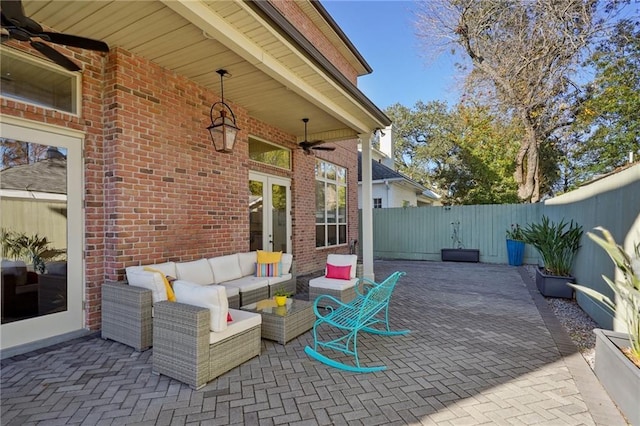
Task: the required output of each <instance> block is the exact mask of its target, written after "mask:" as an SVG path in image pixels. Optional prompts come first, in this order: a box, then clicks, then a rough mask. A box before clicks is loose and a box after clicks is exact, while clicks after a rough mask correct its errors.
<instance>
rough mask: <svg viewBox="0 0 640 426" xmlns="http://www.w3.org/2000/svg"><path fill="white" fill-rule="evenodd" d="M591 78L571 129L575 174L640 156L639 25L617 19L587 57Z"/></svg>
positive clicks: (586, 174) (585, 174) (587, 175)
mask: <svg viewBox="0 0 640 426" xmlns="http://www.w3.org/2000/svg"><path fill="white" fill-rule="evenodd" d="M587 65H588V66H592V67H593V68H594V69H595V72H596V74H595V78H594V80H593V81H591V82H589V83H588V84H587V85H586V88H585V90H584V100H583V102H582V104H581V106H580V109H579V110H578V114H577V120H576V122H575V123H574V125H573V126H572V131H573V132H574V133H575V134H577V135H586V136H583V137H576V138H579V139H580V140H578V141H576V142H575V144H574V145H575V156H576V163H577V165H576V167H577V171H576V173H577V175H578V180H582V181H583V180H586V179H589V178H591V177H593V176H594V175H596V174H602V173H607V172H611V171H613V170H615V169H616V168H617V167H620V166H622V165H623V164H624V163H625V162H626V161H627V159H628V156H629V153H630V152H631V153H634V154H635V155H638V156H640V114H639V113H638V111H640V28H639V27H638V22H633V21H631V20H628V19H627V20H622V21H620V22H619V23H618V24H617V25H616V27H615V30H614V32H613V34H612V36H611V37H610V38H607V39H605V40H603V41H602V42H601V43H600V44H599V45H598V47H597V49H596V51H595V52H594V54H593V55H592V56H591V57H590V58H589V60H588V61H587Z"/></svg>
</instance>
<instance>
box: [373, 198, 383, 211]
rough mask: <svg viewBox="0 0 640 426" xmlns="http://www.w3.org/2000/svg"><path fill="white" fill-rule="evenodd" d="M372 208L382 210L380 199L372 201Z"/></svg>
mask: <svg viewBox="0 0 640 426" xmlns="http://www.w3.org/2000/svg"><path fill="white" fill-rule="evenodd" d="M373 208H374V209H381V208H382V198H374V199H373Z"/></svg>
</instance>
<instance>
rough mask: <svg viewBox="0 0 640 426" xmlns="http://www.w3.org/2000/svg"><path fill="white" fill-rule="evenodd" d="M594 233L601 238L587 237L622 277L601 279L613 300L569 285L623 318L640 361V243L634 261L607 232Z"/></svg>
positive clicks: (592, 235)
mask: <svg viewBox="0 0 640 426" xmlns="http://www.w3.org/2000/svg"><path fill="white" fill-rule="evenodd" d="M595 229H596V230H598V231H600V232H601V233H602V235H603V236H604V238H602V237H600V236H598V235H596V234H593V233H591V232H589V233H587V235H588V236H589V238H591V239H592V240H593V241H595V242H596V244H598V245H599V246H600V247H602V248H603V249H604V250H605V251H606V252H607V254H608V255H609V257H610V258H611V260H612V261H613V263H614V265H615V266H616V269H617V270H618V271H619V272H620V274H621V275H622V279H616V280H612V279H610V278H608V277H606V276H604V275H603V276H602V278H603V279H604V281H605V282H606V283H607V285H608V286H609V288H611V290H612V291H613V293H614V294H615V299H614V300H611V299H610V298H609V297H607V296H606V295H604V294H602V293H600V292H598V291H596V290H594V289H592V288H590V287H585V286H582V285H578V284H569V285H570V286H571V287H573V288H575V289H576V290H578V291H581V292H583V293H584V294H586V295H587V296H589V297H592V298H593V299H595V300H597V301H599V302H601V303H602V304H603V305H605V306H606V307H607V308H609V309H610V310H611V311H612V312H619V313H620V314H622V316H623V318H624V319H625V320H626V323H627V331H628V333H629V342H630V344H631V348H630V349H631V352H632V354H633V355H634V356H635V358H636V359H637V360H639V361H640V243H639V244H637V245H636V246H635V257H634V258H632V257H631V255H629V254H628V253H627V252H625V250H624V248H622V247H621V246H620V245H618V244H617V243H616V241H615V239H614V238H613V236H612V235H611V233H610V232H609V231H607V230H606V229H604V228H600V227H598V228H595Z"/></svg>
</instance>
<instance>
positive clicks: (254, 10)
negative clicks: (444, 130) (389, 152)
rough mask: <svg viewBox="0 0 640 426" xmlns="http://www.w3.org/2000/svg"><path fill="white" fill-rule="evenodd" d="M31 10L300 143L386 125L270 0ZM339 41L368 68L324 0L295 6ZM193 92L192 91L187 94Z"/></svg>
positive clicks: (35, 5) (353, 61) (42, 4)
mask: <svg viewBox="0 0 640 426" xmlns="http://www.w3.org/2000/svg"><path fill="white" fill-rule="evenodd" d="M23 4H24V8H25V13H26V15H27V16H29V17H31V18H32V19H34V20H36V21H38V22H39V23H41V24H43V25H45V26H47V27H50V28H52V29H53V30H55V31H59V32H65V33H69V34H75V35H81V36H84V37H90V38H95V39H100V40H104V41H105V42H107V43H108V44H109V46H110V47H118V46H119V47H122V48H124V49H126V50H127V51H130V52H132V53H134V54H136V55H139V56H142V57H144V58H147V59H149V60H151V61H153V62H154V63H157V64H158V65H160V66H162V67H164V68H166V69H168V70H171V71H173V72H176V73H178V74H180V75H183V76H185V77H187V78H189V79H190V80H192V81H195V82H197V83H198V84H200V85H202V86H205V87H208V88H210V89H211V91H212V92H214V93H219V90H220V87H219V84H220V81H219V76H218V74H216V73H215V72H214V71H215V70H216V69H219V68H224V69H226V70H228V71H229V73H230V74H231V77H228V78H226V79H225V83H224V84H225V86H224V89H225V100H226V101H227V102H230V103H232V104H234V105H237V106H240V107H242V108H245V109H246V110H247V111H248V112H249V114H250V115H251V116H252V117H254V118H256V119H258V120H261V121H263V122H266V123H268V124H271V125H274V126H276V127H278V128H280V129H282V130H283V131H285V132H287V133H290V134H294V135H296V137H297V139H298V141H302V140H303V139H304V128H303V126H302V124H301V122H300V119H301V118H303V117H309V118H310V119H311V120H312V121H311V125H310V127H309V138H310V139H324V140H339V139H347V138H354V137H356V136H357V135H358V134H361V133H369V132H371V131H373V130H374V129H376V128H378V127H385V126H387V125H388V124H389V123H390V120H389V118H388V117H386V115H385V114H384V113H383V112H382V111H381V110H380V109H378V108H377V107H376V106H375V105H374V104H373V103H372V102H371V101H370V100H369V99H368V98H367V97H366V96H365V95H364V94H363V93H362V92H361V91H360V90H359V89H358V88H357V87H356V86H355V85H354V84H353V83H352V81H350V80H349V79H348V78H347V77H345V76H344V75H343V74H342V73H341V72H340V71H339V70H338V69H337V68H336V67H335V65H333V63H332V62H331V61H330V60H329V59H327V58H326V57H325V56H323V54H322V53H321V52H320V50H319V49H318V48H316V47H315V46H314V44H312V42H310V41H309V40H308V39H307V38H305V36H304V35H303V34H302V33H300V32H299V31H298V30H297V29H296V27H295V26H294V25H292V24H291V23H290V22H289V21H288V20H287V19H286V18H285V17H284V15H283V14H282V13H281V12H280V11H279V10H278V8H277V7H276V6H275V5H274V4H273V3H272V2H268V1H239V0H236V1H206V0H198V1H193V0H188V1H187V0H167V1H160V0H149V1H127V2H122V1H113V0H106V1H91V2H88V1H75V2H72V1H30V0H24V2H23ZM295 5H296V6H297V7H299V9H300V10H301V11H302V13H303V14H305V15H306V16H307V17H308V18H309V19H310V20H312V21H313V22H314V24H315V25H317V26H318V28H319V29H320V31H321V32H322V33H323V35H324V36H325V37H326V38H328V39H329V40H330V41H331V42H332V43H334V44H336V45H337V46H338V49H339V50H340V52H341V54H342V55H343V56H344V57H345V58H346V60H347V62H348V64H349V65H350V66H351V67H353V69H354V71H355V73H357V75H364V74H367V73H369V72H371V68H370V67H369V65H368V64H367V63H366V62H365V61H364V59H363V58H362V57H361V56H360V54H359V53H358V52H357V50H356V49H355V48H354V47H353V45H352V44H351V43H350V42H349V40H348V39H347V38H346V36H345V35H344V33H343V32H342V31H341V30H340V29H339V27H338V26H337V25H336V24H335V22H334V21H333V19H332V18H331V17H330V16H329V14H328V13H327V12H326V10H325V9H324V8H323V7H322V5H321V4H320V3H319V2H318V1H314V0H310V1H301V2H295ZM187 96H188V94H187Z"/></svg>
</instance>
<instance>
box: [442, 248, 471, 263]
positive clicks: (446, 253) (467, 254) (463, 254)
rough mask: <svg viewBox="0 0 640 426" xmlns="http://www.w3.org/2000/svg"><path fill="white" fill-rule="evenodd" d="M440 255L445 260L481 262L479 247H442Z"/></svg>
mask: <svg viewBox="0 0 640 426" xmlns="http://www.w3.org/2000/svg"><path fill="white" fill-rule="evenodd" d="M440 255H441V256H442V261H443V262H476V263H477V262H479V261H480V250H478V249H441V250H440Z"/></svg>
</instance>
